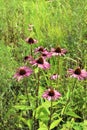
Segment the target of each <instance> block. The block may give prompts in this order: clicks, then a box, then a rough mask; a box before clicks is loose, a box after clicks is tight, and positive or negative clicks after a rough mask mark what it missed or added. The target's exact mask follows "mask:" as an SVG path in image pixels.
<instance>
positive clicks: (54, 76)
mask: <svg viewBox="0 0 87 130" xmlns="http://www.w3.org/2000/svg"><path fill="white" fill-rule="evenodd" d="M58 77H59V75H58V74H53V75H51V76H50V79H52V80H56V79H58Z"/></svg>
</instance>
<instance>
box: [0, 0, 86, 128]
mask: <svg viewBox="0 0 87 130" xmlns="http://www.w3.org/2000/svg"><path fill="white" fill-rule="evenodd" d="M29 24H32V25H33V31H29V30H28V25H29ZM86 28H87V0H78V1H77V0H7V1H6V0H0V65H1V66H0V128H1V129H2V130H5V129H6V130H34V125H37V124H34V121H35V119H37V120H38V121H39V128H38V130H48V127H49V119H50V109H51V102H50V101H44V100H43V98H42V94H43V92H44V90H46V89H48V88H49V87H50V86H53V87H54V88H55V89H56V90H58V91H59V92H61V95H62V96H61V98H60V99H59V100H58V101H55V102H53V106H52V108H53V111H52V115H51V116H52V117H51V118H52V119H51V124H50V129H49V130H51V129H52V130H86V129H87V91H86V90H87V85H86V84H87V80H84V81H77V80H76V81H75V80H74V79H73V78H68V77H67V72H66V71H67V69H68V68H76V67H78V66H80V67H81V69H83V68H84V69H86V70H87V29H86ZM27 37H33V38H35V39H37V40H38V43H37V44H35V45H34V46H32V49H33V50H34V48H35V47H38V46H43V47H46V48H47V49H48V50H50V49H51V47H56V46H61V47H64V48H66V49H67V51H68V52H67V55H66V56H64V57H60V58H59V57H58V58H55V57H52V58H51V60H50V59H49V60H48V61H49V63H50V64H51V68H50V70H48V71H42V70H39V69H38V68H34V75H32V76H31V77H29V78H26V79H23V80H22V81H20V82H17V81H16V80H15V79H14V78H13V76H14V74H15V72H16V69H17V68H18V67H20V66H24V65H27V66H29V67H31V66H30V64H28V63H25V62H24V57H25V56H26V55H30V49H31V47H30V45H29V44H27V43H26V42H25V39H26V38H27ZM33 56H34V57H35V58H37V56H36V55H35V54H33ZM31 68H33V67H31ZM39 72H40V79H39V84H38V73H39ZM57 72H58V73H59V74H60V77H59V78H58V81H52V80H50V76H51V75H52V74H53V73H57ZM37 86H39V92H38V96H37V95H36V88H37ZM37 101H38V102H39V103H38V104H39V105H38V106H37V104H36V102H37ZM36 106H37V107H36Z"/></svg>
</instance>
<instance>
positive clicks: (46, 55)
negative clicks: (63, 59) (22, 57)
mask: <svg viewBox="0 0 87 130" xmlns="http://www.w3.org/2000/svg"><path fill="white" fill-rule="evenodd" d="M41 55H42V57H44V58H50V57H52V54H51V52H48V51H44V52H42V53H41Z"/></svg>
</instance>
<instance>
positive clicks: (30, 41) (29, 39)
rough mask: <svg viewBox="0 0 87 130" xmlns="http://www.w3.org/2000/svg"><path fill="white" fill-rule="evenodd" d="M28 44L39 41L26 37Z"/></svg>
mask: <svg viewBox="0 0 87 130" xmlns="http://www.w3.org/2000/svg"><path fill="white" fill-rule="evenodd" d="M25 41H26V42H27V43H28V44H35V43H37V42H38V41H37V40H36V39H33V38H31V37H30V38H26V40H25Z"/></svg>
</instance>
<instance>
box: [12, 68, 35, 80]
mask: <svg viewBox="0 0 87 130" xmlns="http://www.w3.org/2000/svg"><path fill="white" fill-rule="evenodd" d="M32 72H33V71H32V70H31V69H30V68H28V67H26V66H23V67H20V68H19V69H18V70H17V72H16V74H15V75H14V78H16V79H17V80H18V81H20V80H21V79H23V78H24V77H28V76H30V75H31V74H32Z"/></svg>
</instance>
